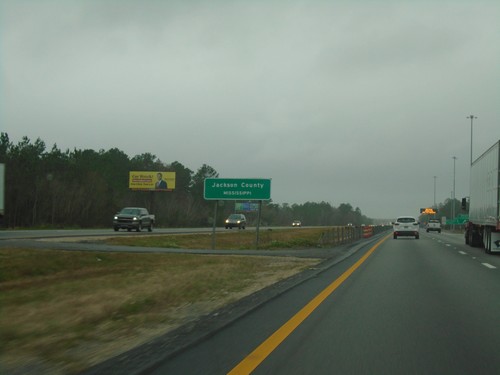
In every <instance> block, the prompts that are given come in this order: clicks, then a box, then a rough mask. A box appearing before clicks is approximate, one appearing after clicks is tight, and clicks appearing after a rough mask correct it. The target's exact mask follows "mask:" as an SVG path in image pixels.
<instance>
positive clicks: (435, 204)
mask: <svg viewBox="0 0 500 375" xmlns="http://www.w3.org/2000/svg"><path fill="white" fill-rule="evenodd" d="M436 178H437V176H434V206H433V207H434V209H436V208H437V207H436Z"/></svg>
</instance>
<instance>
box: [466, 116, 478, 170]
mask: <svg viewBox="0 0 500 375" xmlns="http://www.w3.org/2000/svg"><path fill="white" fill-rule="evenodd" d="M467 118H470V165H472V125H473V123H474V119H475V118H477V117H476V116H474V115H470V116H467Z"/></svg>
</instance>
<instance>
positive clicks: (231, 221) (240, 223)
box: [224, 214, 247, 229]
mask: <svg viewBox="0 0 500 375" xmlns="http://www.w3.org/2000/svg"><path fill="white" fill-rule="evenodd" d="M246 225H247V219H246V217H245V215H243V214H231V215H229V217H228V218H227V219H226V222H225V223H224V226H225V227H226V229H227V228H230V229H232V228H233V227H238V228H239V229H245V226H246Z"/></svg>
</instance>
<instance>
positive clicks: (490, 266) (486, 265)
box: [481, 263, 496, 269]
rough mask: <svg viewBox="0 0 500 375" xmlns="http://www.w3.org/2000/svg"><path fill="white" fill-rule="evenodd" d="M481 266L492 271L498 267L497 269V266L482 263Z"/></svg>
mask: <svg viewBox="0 0 500 375" xmlns="http://www.w3.org/2000/svg"><path fill="white" fill-rule="evenodd" d="M481 264H482V265H483V266H485V267H488V268H490V269H496V267H495V266H492V265H491V264H489V263H481Z"/></svg>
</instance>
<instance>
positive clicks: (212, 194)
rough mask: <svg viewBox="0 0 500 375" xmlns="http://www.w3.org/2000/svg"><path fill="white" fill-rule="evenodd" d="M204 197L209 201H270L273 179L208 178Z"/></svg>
mask: <svg viewBox="0 0 500 375" xmlns="http://www.w3.org/2000/svg"><path fill="white" fill-rule="evenodd" d="M203 197H204V198H205V199H207V200H246V201H251V200H255V201H260V200H269V199H271V179H262V178H207V179H205V186H204V189H203Z"/></svg>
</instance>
